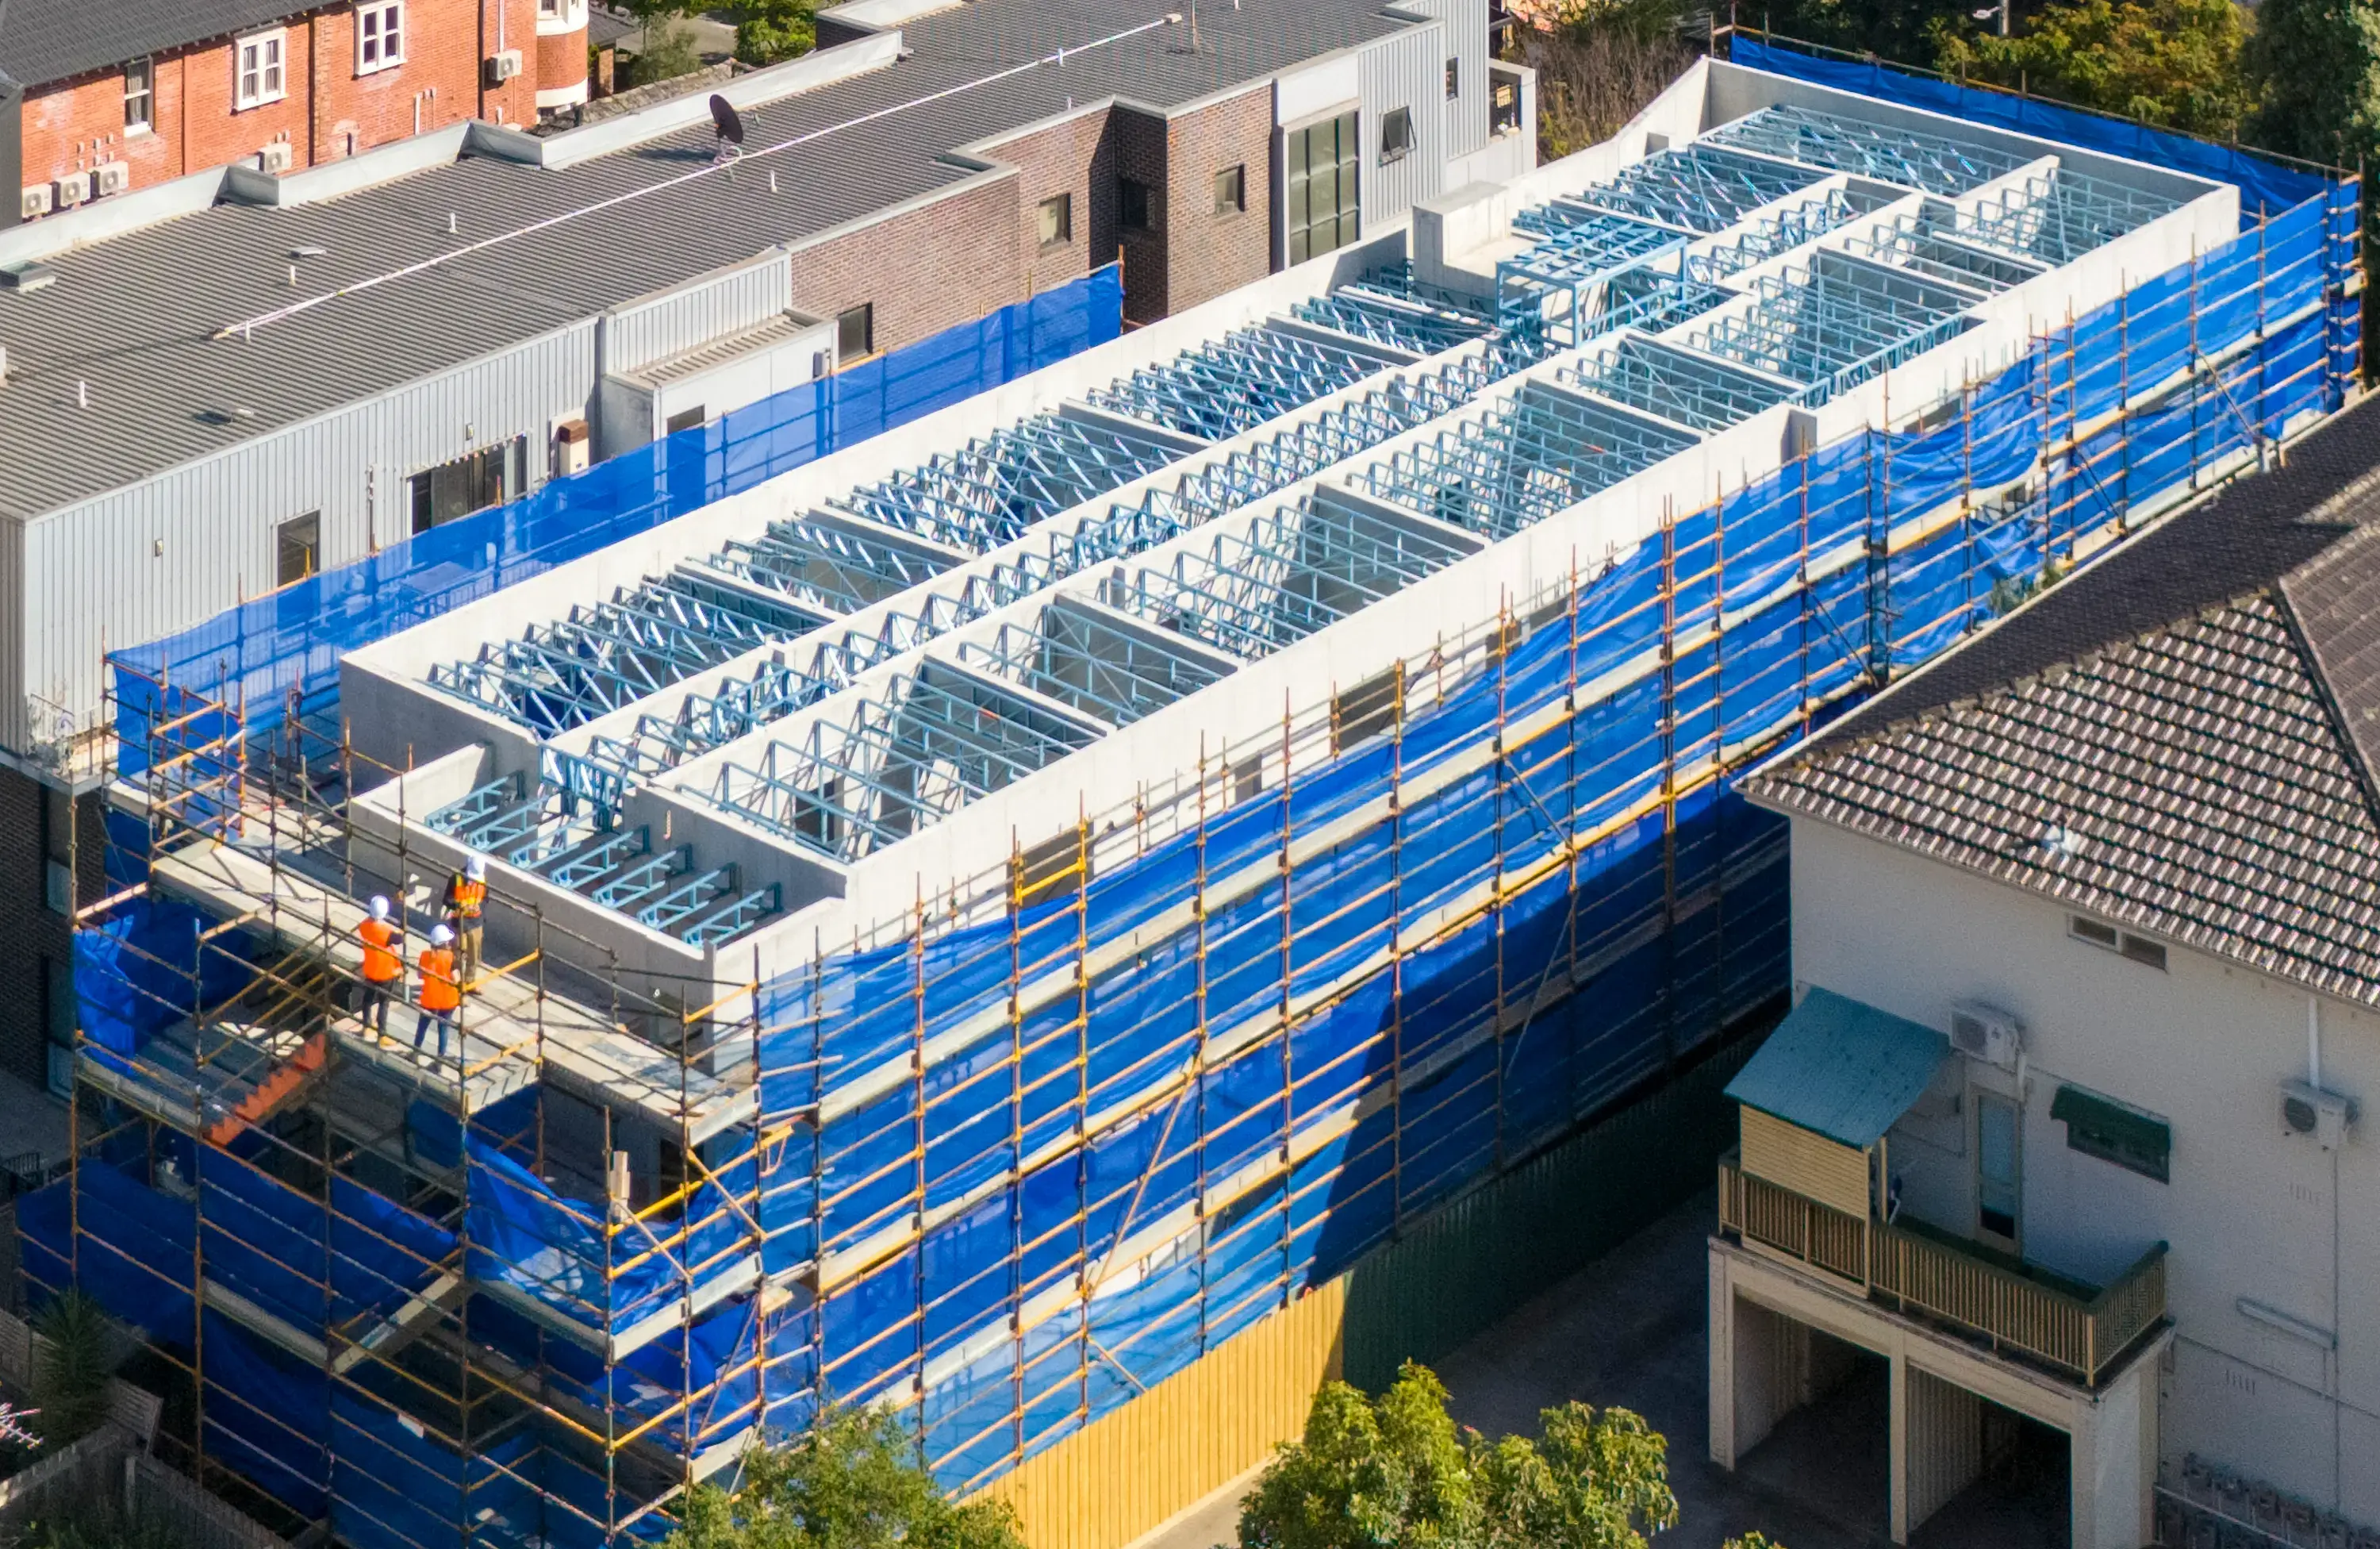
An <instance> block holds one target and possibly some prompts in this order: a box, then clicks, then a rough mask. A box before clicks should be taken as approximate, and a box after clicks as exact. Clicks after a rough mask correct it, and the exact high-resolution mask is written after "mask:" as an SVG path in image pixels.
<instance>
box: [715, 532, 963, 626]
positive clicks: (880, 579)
mask: <svg viewBox="0 0 2380 1549" xmlns="http://www.w3.org/2000/svg"><path fill="white" fill-rule="evenodd" d="M703 563H704V564H706V565H709V566H710V567H712V568H714V569H718V570H723V571H725V572H726V573H727V574H729V575H733V576H739V577H741V578H742V579H745V580H747V581H751V582H753V583H754V584H756V585H759V586H765V587H768V588H770V589H771V590H772V591H776V592H784V593H785V594H786V595H787V596H790V597H795V598H798V599H800V600H801V601H802V602H804V603H806V604H809V605H810V606H812V607H816V608H820V609H824V610H826V611H828V612H831V613H856V612H858V611H859V610H860V609H861V608H864V607H866V606H868V604H871V603H878V602H881V601H883V600H884V599H885V598H887V597H890V596H892V594H893V593H895V592H905V591H907V590H908V589H909V588H911V587H913V586H916V585H917V584H918V583H919V582H921V581H925V580H929V579H932V578H933V577H935V576H938V575H940V574H941V572H942V571H944V570H947V569H949V568H950V567H951V566H952V565H953V563H955V561H953V560H950V559H945V558H943V557H941V556H940V555H928V554H926V553H923V552H922V551H920V550H918V549H915V548H911V547H907V546H896V545H894V544H892V543H886V542H885V541H884V540H882V539H881V538H878V537H875V536H873V535H871V534H868V533H865V532H861V531H856V530H854V529H852V528H849V527H844V526H842V525H838V524H835V523H832V522H831V521H828V520H825V519H813V518H804V519H802V520H799V521H779V522H771V523H770V524H769V530H768V531H766V532H764V533H762V534H761V535H760V536H759V537H758V538H755V539H752V540H750V541H749V542H747V541H745V540H743V539H740V538H738V539H731V540H729V541H728V543H726V544H725V545H724V546H723V547H722V548H721V549H720V550H719V552H718V553H716V554H711V555H705V556H704V558H703Z"/></svg>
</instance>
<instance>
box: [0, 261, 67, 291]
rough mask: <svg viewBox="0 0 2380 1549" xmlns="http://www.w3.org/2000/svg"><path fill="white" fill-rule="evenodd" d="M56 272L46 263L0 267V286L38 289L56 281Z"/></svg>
mask: <svg viewBox="0 0 2380 1549" xmlns="http://www.w3.org/2000/svg"><path fill="white" fill-rule="evenodd" d="M57 278H58V272H57V271H56V270H55V269H53V268H51V267H50V266H49V265H48V264H46V263H19V264H18V265H17V266H16V267H14V268H0V286H5V287H7V288H8V289H10V290H25V291H32V290H39V289H41V288H42V287H43V286H45V285H55V284H56V283H57Z"/></svg>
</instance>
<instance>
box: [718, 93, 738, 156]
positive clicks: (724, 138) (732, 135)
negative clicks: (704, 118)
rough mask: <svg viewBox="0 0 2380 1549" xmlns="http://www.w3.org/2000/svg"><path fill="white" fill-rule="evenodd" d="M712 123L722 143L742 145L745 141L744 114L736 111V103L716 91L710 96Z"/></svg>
mask: <svg viewBox="0 0 2380 1549" xmlns="http://www.w3.org/2000/svg"><path fill="white" fill-rule="evenodd" d="M710 124H711V128H713V129H715V130H717V131H718V134H719V140H720V143H721V144H722V145H738V146H740V145H742V144H743V143H744V119H743V116H742V115H740V114H738V113H737V112H736V111H735V104H734V103H731V102H729V101H728V100H727V99H726V98H724V97H722V96H721V95H719V94H718V93H717V92H715V91H714V92H712V93H711V96H710Z"/></svg>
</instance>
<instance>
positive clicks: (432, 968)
mask: <svg viewBox="0 0 2380 1549" xmlns="http://www.w3.org/2000/svg"><path fill="white" fill-rule="evenodd" d="M454 942H455V933H454V932H452V931H450V930H448V929H447V928H446V927H445V926H443V925H432V926H431V927H430V945H427V946H425V947H423V948H422V949H421V1020H420V1021H419V1022H417V1023H416V1024H414V1029H413V1046H414V1047H415V1048H416V1049H419V1048H420V1047H421V1040H422V1038H423V1037H424V1036H425V1035H427V1034H428V1033H429V1031H430V1024H431V1022H433V1021H434V1022H436V1023H437V1024H438V1057H439V1058H440V1059H444V1058H445V1057H446V1030H447V1029H448V1028H451V1027H453V1026H454V1025H455V1008H456V1007H457V1006H461V1005H462V1004H463V985H462V982H461V981H460V980H458V979H456V978H455V946H454Z"/></svg>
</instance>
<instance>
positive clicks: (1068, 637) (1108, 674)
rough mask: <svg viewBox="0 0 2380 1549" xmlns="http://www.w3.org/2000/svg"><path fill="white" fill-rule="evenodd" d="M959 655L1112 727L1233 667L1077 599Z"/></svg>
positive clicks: (1161, 705)
mask: <svg viewBox="0 0 2380 1549" xmlns="http://www.w3.org/2000/svg"><path fill="white" fill-rule="evenodd" d="M958 654H959V660H960V661H961V662H962V663H964V664H965V665H968V666H971V667H976V668H979V669H981V670H983V671H985V672H988V673H990V674H991V675H993V676H994V677H1002V678H1005V679H1007V680H1009V681H1010V682H1013V683H1016V684H1020V685H1022V686H1023V687H1025V688H1027V689H1032V690H1033V691H1034V692H1035V693H1038V694H1041V695H1044V696H1046V697H1048V698H1050V699H1053V700H1056V701H1058V702H1059V703H1061V704H1063V705H1065V706H1067V707H1068V708H1069V709H1073V710H1078V711H1081V712H1082V713H1083V714H1086V715H1091V716H1095V717H1097V718H1098V719H1099V720H1101V721H1104V722H1106V723H1107V724H1108V725H1110V726H1128V725H1130V724H1131V723H1132V722H1134V721H1137V720H1139V719H1140V718H1141V717H1142V716H1144V715H1146V714H1149V713H1150V712H1151V711H1155V710H1162V709H1163V708H1165V707H1166V706H1167V705H1169V704H1172V702H1173V701H1176V700H1179V699H1182V698H1184V696H1186V695H1189V694H1194V693H1196V692H1197V691H1198V690H1199V689H1203V688H1205V687H1207V685H1208V684H1209V683H1213V682H1215V681H1217V680H1219V679H1220V678H1221V677H1224V675H1226V674H1227V673H1230V672H1231V671H1233V669H1234V667H1235V666H1236V665H1237V664H1236V663H1233V662H1229V661H1224V660H1221V659H1220V658H1217V657H1215V656H1212V655H1210V654H1208V653H1206V652H1203V651H1196V650H1193V649H1192V648H1191V647H1189V646H1188V645H1187V644H1184V643H1180V642H1175V641H1170V640H1165V639H1163V638H1161V637H1160V636H1158V635H1157V634H1156V633H1155V632H1154V631H1152V630H1150V629H1148V628H1147V627H1146V626H1143V625H1141V624H1139V623H1138V622H1136V621H1129V620H1124V619H1121V618H1117V617H1115V616H1111V615H1109V614H1107V613H1106V611H1105V610H1104V609H1102V608H1100V607H1099V605H1098V604H1094V603H1089V602H1086V601H1084V600H1082V599H1080V598H1065V599H1062V600H1061V601H1059V602H1055V603H1052V604H1050V605H1049V606H1048V607H1046V608H1044V609H1042V610H1041V616H1040V618H1039V620H1038V622H1037V623H1036V624H1035V625H1034V626H1033V627H1032V628H1022V627H1019V626H1017V625H1014V624H1011V625H1006V626H1004V627H1002V628H1001V630H1000V632H999V633H998V634H997V635H995V636H994V637H993V638H992V641H991V643H990V644H989V645H977V644H975V643H973V642H972V641H969V642H966V643H964V644H962V645H961V646H960V647H959V653H958Z"/></svg>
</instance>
